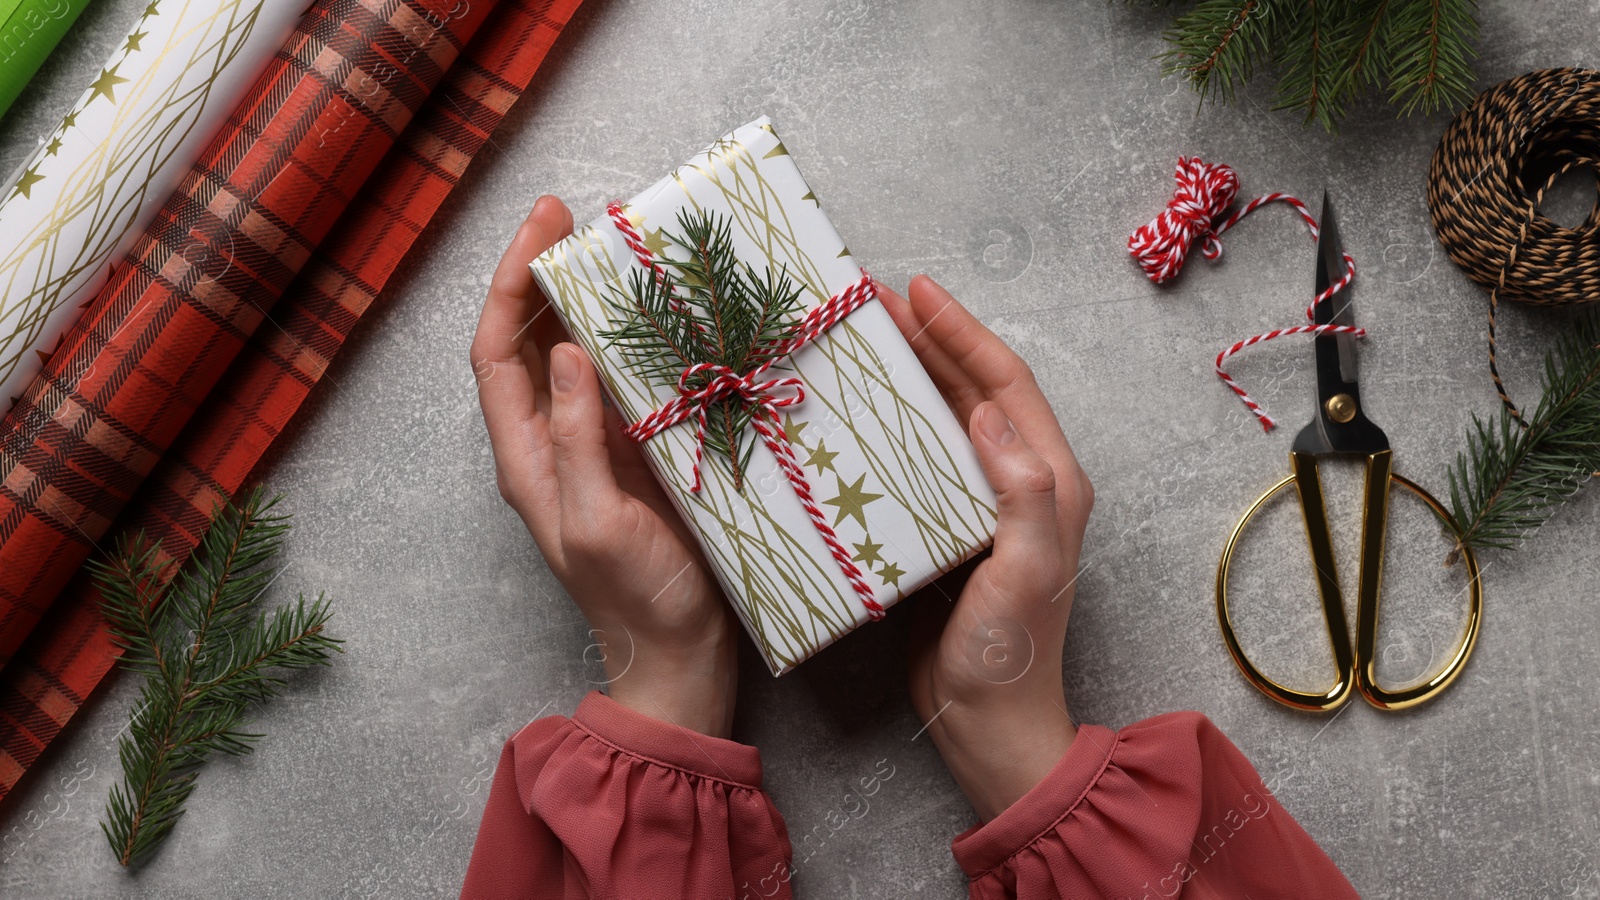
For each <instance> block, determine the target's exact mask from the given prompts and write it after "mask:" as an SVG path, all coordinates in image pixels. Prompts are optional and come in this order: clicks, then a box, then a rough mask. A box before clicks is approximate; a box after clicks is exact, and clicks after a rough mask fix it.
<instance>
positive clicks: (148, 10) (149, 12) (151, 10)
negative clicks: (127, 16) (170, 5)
mask: <svg viewBox="0 0 1600 900" xmlns="http://www.w3.org/2000/svg"><path fill="white" fill-rule="evenodd" d="M160 5H161V0H155V2H154V3H151V4H150V5H149V6H146V7H145V8H144V14H145V15H146V16H158V15H160V13H159V12H157V11H156V7H158V6H160Z"/></svg>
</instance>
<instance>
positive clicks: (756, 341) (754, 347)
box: [597, 210, 801, 490]
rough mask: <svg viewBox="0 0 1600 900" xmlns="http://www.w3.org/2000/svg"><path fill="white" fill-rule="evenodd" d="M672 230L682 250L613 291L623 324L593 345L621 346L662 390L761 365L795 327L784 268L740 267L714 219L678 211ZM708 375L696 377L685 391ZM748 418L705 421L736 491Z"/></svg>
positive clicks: (795, 297) (729, 410) (735, 409)
mask: <svg viewBox="0 0 1600 900" xmlns="http://www.w3.org/2000/svg"><path fill="white" fill-rule="evenodd" d="M678 228H679V231H678V233H676V234H672V233H667V232H665V231H663V233H662V237H663V238H664V239H665V240H666V241H667V243H668V244H670V245H671V246H673V247H676V248H678V250H679V251H681V252H679V253H675V254H672V255H671V256H666V255H661V256H658V257H657V261H658V262H659V263H660V265H661V267H662V270H663V273H664V274H663V276H662V277H657V276H655V275H653V274H651V273H649V272H646V271H644V270H642V269H641V270H635V271H634V272H633V273H632V276H631V277H630V278H629V281H628V290H626V291H624V290H622V289H621V288H614V289H613V290H614V295H613V296H612V297H611V298H608V302H610V304H611V306H612V308H613V309H615V310H616V311H617V314H618V317H619V318H618V319H616V320H615V321H614V322H613V324H614V325H616V327H615V328H613V329H611V330H608V331H599V332H597V333H598V335H599V337H600V338H602V339H603V340H605V341H607V342H608V343H609V344H610V345H612V346H615V347H619V348H620V349H621V350H622V353H623V356H624V358H625V359H626V360H627V362H628V364H629V366H630V367H631V368H632V369H633V370H634V371H635V372H636V373H637V374H638V375H639V376H640V377H642V378H645V379H648V380H651V381H655V382H657V383H660V384H671V385H674V386H675V385H677V383H678V377H679V376H680V375H682V374H683V371H684V370H685V369H686V368H688V367H690V366H692V365H695V364H697V363H711V364H714V365H719V366H726V367H727V368H729V369H731V370H732V371H734V372H738V373H745V372H748V371H750V370H751V369H754V368H756V367H757V366H759V365H761V364H762V363H763V362H766V360H767V359H768V358H769V356H770V355H771V354H772V353H774V352H776V349H777V348H779V347H782V346H783V345H784V344H785V343H786V342H787V340H788V339H789V337H790V336H792V335H793V334H794V330H795V328H796V327H797V325H798V324H799V314H800V311H801V302H800V294H801V288H800V287H799V286H798V285H796V284H795V283H794V282H793V280H791V279H790V278H789V277H788V273H787V272H786V271H784V270H783V269H781V268H780V269H779V270H778V271H773V270H772V269H770V268H768V269H765V270H764V271H762V272H760V273H757V272H756V271H755V270H754V269H752V268H751V267H750V266H749V265H747V264H745V263H744V262H743V261H741V260H740V259H739V257H738V255H737V254H736V253H735V252H734V246H733V231H732V228H731V227H730V225H729V223H728V221H727V220H726V219H723V218H720V217H718V216H717V215H716V214H715V213H710V212H700V211H690V210H682V211H680V212H679V213H678ZM684 257H686V258H684ZM713 377H714V376H713V375H712V374H710V373H701V374H700V375H697V376H696V377H695V378H694V379H692V380H691V381H690V382H689V387H691V388H699V387H703V386H704V385H705V384H707V383H708V382H710V380H711V379H712V378H713ZM751 415H752V410H751V408H750V406H749V404H746V403H744V402H741V401H738V400H727V401H724V402H722V403H719V404H717V405H715V406H713V407H712V408H711V410H710V415H709V416H708V417H707V423H706V448H707V449H708V450H710V451H711V452H712V454H713V455H718V456H723V457H726V458H727V460H728V464H729V466H730V468H731V470H732V473H733V485H734V489H735V490H739V489H740V488H741V487H742V486H743V484H744V471H745V470H746V469H748V468H749V467H750V454H751V452H752V451H753V450H754V449H755V443H754V442H753V441H749V440H747V438H746V426H748V425H749V424H750V417H751Z"/></svg>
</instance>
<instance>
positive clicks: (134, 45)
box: [122, 31, 150, 50]
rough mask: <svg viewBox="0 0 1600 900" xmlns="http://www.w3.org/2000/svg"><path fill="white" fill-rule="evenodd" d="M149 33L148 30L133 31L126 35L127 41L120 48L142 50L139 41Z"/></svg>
mask: <svg viewBox="0 0 1600 900" xmlns="http://www.w3.org/2000/svg"><path fill="white" fill-rule="evenodd" d="M149 33H150V32H148V31H135V32H134V33H133V34H130V35H128V42H127V43H126V44H123V45H122V49H124V50H142V49H144V48H142V47H140V46H139V42H140V41H142V40H144V39H145V36H146V35H148V34H149Z"/></svg>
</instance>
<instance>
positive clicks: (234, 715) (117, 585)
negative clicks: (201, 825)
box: [90, 491, 342, 866]
mask: <svg viewBox="0 0 1600 900" xmlns="http://www.w3.org/2000/svg"><path fill="white" fill-rule="evenodd" d="M277 502H278V501H277V498H274V499H271V500H263V499H262V495H261V492H260V491H256V492H254V493H252V494H251V495H250V496H249V498H248V499H247V500H246V501H245V502H244V504H243V505H242V506H237V507H236V506H233V505H231V504H230V505H228V506H227V507H225V508H224V509H223V510H222V511H221V513H220V514H219V516H218V517H217V520H216V522H215V524H213V525H212V526H211V529H210V530H209V531H208V532H206V536H205V538H204V539H203V540H202V541H201V543H200V547H199V548H198V549H197V551H196V552H195V554H194V556H193V557H192V559H191V561H190V564H189V565H188V566H186V567H184V568H183V570H182V571H180V572H178V573H177V576H176V578H173V579H171V580H170V583H169V579H168V578H167V577H166V576H168V575H170V574H172V571H171V570H172V563H171V562H170V561H167V560H165V557H164V556H163V555H162V553H161V546H160V543H159V542H155V543H152V542H149V541H147V540H146V539H145V537H144V535H143V534H142V533H141V534H139V535H138V536H136V537H134V538H133V539H131V540H126V541H123V542H119V544H118V546H117V551H116V553H115V554H114V555H113V557H112V558H111V559H110V560H109V561H107V562H101V561H98V560H96V561H93V562H91V563H90V567H91V570H92V573H93V575H94V579H95V583H96V585H97V586H98V587H99V589H100V594H101V597H102V598H103V604H102V608H103V610H104V612H105V615H106V618H107V620H108V621H109V622H110V625H111V633H112V636H113V638H114V639H115V640H116V642H117V645H118V646H120V647H121V648H122V650H123V656H122V666H123V668H125V669H128V670H131V671H133V672H136V673H139V674H141V675H143V676H145V682H144V686H143V688H142V689H141V690H140V693H139V701H138V705H137V706H136V707H135V708H134V710H133V713H132V719H131V721H130V722H129V725H128V729H127V732H126V734H125V735H124V736H123V737H122V738H121V739H120V740H119V741H118V747H117V752H118V756H119V757H120V758H121V762H122V781H121V783H120V784H117V785H116V786H114V787H113V788H112V789H111V798H110V800H109V801H108V802H107V804H106V815H105V819H104V820H103V821H102V822H101V823H100V828H101V830H102V831H103V832H105V836H106V840H107V841H109V842H110V844H111V849H112V851H113V852H114V853H115V854H116V856H117V861H118V862H119V863H121V864H122V865H125V866H126V865H131V864H134V863H137V862H139V861H141V860H143V859H144V858H145V857H147V856H149V854H150V853H151V852H152V851H154V850H155V849H156V848H157V847H158V846H160V844H161V842H162V841H163V840H165V839H166V837H167V835H168V834H170V833H171V831H172V828H173V826H174V825H176V824H177V822H178V819H179V818H180V817H182V815H183V813H184V808H185V804H186V803H187V801H188V799H189V795H190V794H191V793H192V792H193V791H194V786H195V777H196V776H197V775H198V774H199V769H200V765H201V763H203V762H204V761H205V759H206V757H208V756H210V755H211V754H212V753H214V752H217V753H226V754H229V755H233V756H238V755H242V754H245V753H249V752H250V751H251V750H252V749H254V743H255V741H256V740H257V739H258V738H260V737H261V735H259V734H255V733H251V732H248V731H245V730H244V729H245V728H246V726H247V725H248V724H249V722H248V713H249V711H250V708H251V706H252V705H254V704H256V703H259V702H261V701H264V700H267V699H270V698H272V697H273V696H275V695H277V693H278V691H279V690H280V689H281V688H282V687H283V685H284V680H283V674H284V672H285V670H290V669H304V668H309V667H311V666H319V665H327V663H328V662H329V657H330V654H331V653H333V652H335V651H340V650H341V649H342V648H341V647H340V646H339V644H340V643H341V642H340V641H339V640H337V639H335V638H332V637H329V636H328V635H327V633H326V628H327V624H328V619H329V617H330V616H331V615H332V610H331V609H330V608H329V606H328V601H327V599H326V598H324V597H322V596H321V595H319V596H318V597H317V599H316V600H314V601H312V602H310V603H307V602H306V599H305V597H303V596H302V597H301V598H300V599H299V601H298V602H296V603H295V604H293V605H288V606H284V607H281V608H279V609H277V610H274V611H273V612H272V613H271V614H270V615H269V614H267V613H264V612H260V611H258V610H257V608H256V601H257V600H258V599H259V598H260V596H261V594H262V593H263V592H264V591H265V590H266V589H267V587H268V586H269V585H270V584H271V583H272V581H273V579H274V578H276V577H277V572H276V570H274V569H273V568H272V567H271V566H270V565H269V562H270V561H271V559H272V557H273V556H274V555H276V554H277V552H278V550H279V549H280V548H281V547H282V545H283V540H284V537H285V535H286V534H287V533H288V531H289V517H288V516H287V515H281V514H277V513H275V512H274V507H275V506H276V504H277Z"/></svg>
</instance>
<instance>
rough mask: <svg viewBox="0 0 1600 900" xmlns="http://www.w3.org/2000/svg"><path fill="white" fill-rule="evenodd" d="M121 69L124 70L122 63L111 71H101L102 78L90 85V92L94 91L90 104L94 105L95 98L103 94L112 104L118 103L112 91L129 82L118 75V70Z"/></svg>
mask: <svg viewBox="0 0 1600 900" xmlns="http://www.w3.org/2000/svg"><path fill="white" fill-rule="evenodd" d="M120 68H122V63H117V64H116V65H114V66H112V67H111V68H110V69H101V70H100V77H99V78H96V79H95V80H94V84H91V85H89V90H91V91H94V94H93V95H92V96H90V97H89V102H91V103H93V102H94V98H95V97H98V96H100V95H102V94H104V95H105V98H106V99H107V100H110V101H111V102H112V103H115V102H117V98H116V97H114V96H112V95H111V89H112V88H114V87H116V86H117V85H119V84H122V83H123V82H125V81H127V80H128V79H126V78H123V77H121V76H119V75H117V69H120Z"/></svg>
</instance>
